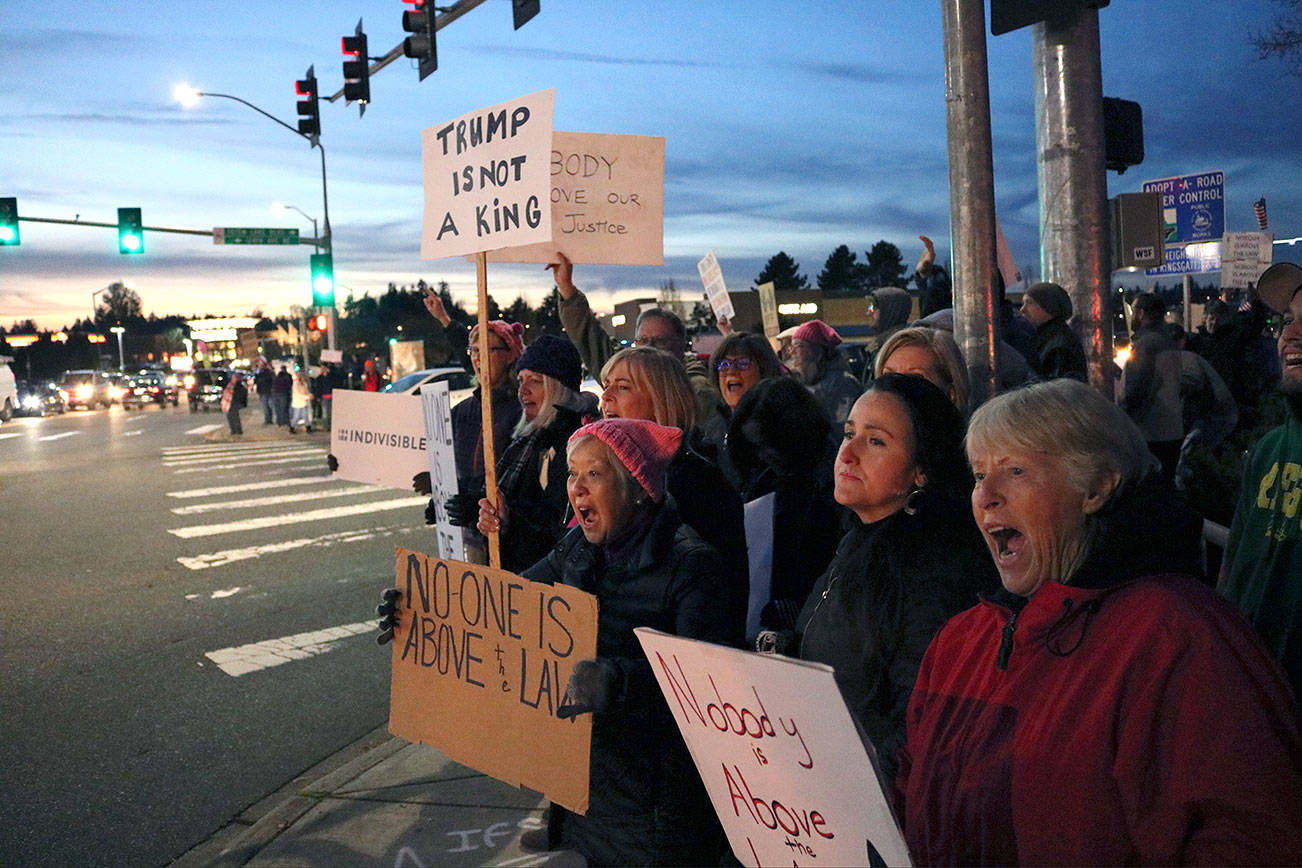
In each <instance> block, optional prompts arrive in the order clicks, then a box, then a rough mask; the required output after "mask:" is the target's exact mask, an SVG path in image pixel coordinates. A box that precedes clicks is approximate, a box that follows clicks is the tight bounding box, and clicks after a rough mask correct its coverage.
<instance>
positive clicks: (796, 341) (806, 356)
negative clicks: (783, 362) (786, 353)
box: [791, 287, 908, 437]
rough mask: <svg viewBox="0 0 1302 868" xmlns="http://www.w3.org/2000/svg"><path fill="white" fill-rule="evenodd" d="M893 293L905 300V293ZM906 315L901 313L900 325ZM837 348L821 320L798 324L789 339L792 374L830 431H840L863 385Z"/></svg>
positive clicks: (837, 338)
mask: <svg viewBox="0 0 1302 868" xmlns="http://www.w3.org/2000/svg"><path fill="white" fill-rule="evenodd" d="M892 288H894V287H892ZM895 291H896V292H897V293H899V294H900V295H902V296H904V298H905V299H907V298H908V293H906V292H905V291H904V290H902V289H895ZM907 316H908V314H907V312H904V313H903V316H902V317H901V319H900V322H904V319H905V318H907ZM840 345H841V336H840V335H839V334H837V333H836V329H834V328H832V327H831V326H830V325H828V324H827V323H825V322H823V321H822V320H821V319H811V320H809V321H807V322H804V323H801V324H800V327H799V328H797V329H796V331H795V334H794V335H792V337H791V372H792V374H793V375H794V376H795V377H796V379H797V380H799V381H800V382H801V383H803V384H804V385H805V387H806V388H808V389H809V390H810V391H811V392H813V393H814V396H815V397H816V398H818V400H819V402H820V403H821V404H822V405H823V410H824V411H825V412H826V413H827V421H828V422H829V423H831V426H832V430H833V431H840V430H841V426H842V425H844V424H845V420H846V417H848V416H849V415H850V408H851V407H852V406H854V402H855V399H857V398H858V397H859V395H860V394H861V393H862V392H863V386H862V385H860V383H859V381H858V380H856V379H855V378H854V375H853V374H851V373H850V364H849V362H848V361H847V360H846V358H845V353H843V352H842V351H841V350H840ZM836 436H838V437H839V435H836Z"/></svg>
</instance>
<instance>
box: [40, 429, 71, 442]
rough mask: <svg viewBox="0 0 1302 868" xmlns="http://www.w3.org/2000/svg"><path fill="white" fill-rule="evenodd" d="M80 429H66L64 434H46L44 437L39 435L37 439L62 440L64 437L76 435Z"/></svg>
mask: <svg viewBox="0 0 1302 868" xmlns="http://www.w3.org/2000/svg"><path fill="white" fill-rule="evenodd" d="M80 433H81V432H80V431H64V432H63V433H62V434H46V435H45V436H44V437H37V438H36V439H37V440H62V439H63V438H64V437H76V436H77V435H78V434H80Z"/></svg>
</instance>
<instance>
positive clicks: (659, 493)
mask: <svg viewBox="0 0 1302 868" xmlns="http://www.w3.org/2000/svg"><path fill="white" fill-rule="evenodd" d="M589 434H590V435H592V436H593V437H596V438H597V439H598V440H600V441H601V442H602V443H605V444H606V445H607V446H608V447H610V451H611V452H614V453H615V457H616V458H618V459H619V462H620V463H621V464H623V465H624V466H625V467H626V468H628V472H629V473H631V474H633V478H634V479H636V480H637V481H638V482H639V483H640V484H641V486H642V487H643V488H644V489H646V493H647V494H649V495H651V499H652V500H654V501H657V502H658V501H660V500H662V499H664V496H665V472H666V471H667V470H668V469H669V462H670V461H672V460H673V457H674V455H675V454H676V453H677V452H678V445H679V444H680V443H681V442H682V439H683V432H682V431H681V430H680V429H678V428H668V427H666V426H664V425H657V424H656V423H655V422H648V421H646V420H644V419H602V420H600V421H597V422H593V423H592V424H590V425H584V426H583V427H582V428H580V429H579V430H577V431H575V432H574V433H573V434H571V435H570V441H569V442H570V444H571V445H572V444H573V443H574V442H575V441H576V440H578V439H579V438H580V437H583V436H585V435H589Z"/></svg>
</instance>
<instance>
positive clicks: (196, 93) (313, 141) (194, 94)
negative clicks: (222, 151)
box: [172, 84, 335, 350]
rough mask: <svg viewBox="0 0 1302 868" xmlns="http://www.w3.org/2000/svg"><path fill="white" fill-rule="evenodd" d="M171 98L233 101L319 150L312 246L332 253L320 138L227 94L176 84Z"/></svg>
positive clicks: (186, 101)
mask: <svg viewBox="0 0 1302 868" xmlns="http://www.w3.org/2000/svg"><path fill="white" fill-rule="evenodd" d="M172 96H173V98H174V99H176V101H177V102H179V103H180V104H181V105H182V106H183V107H185V108H189V107H191V106H193V105H195V104H196V103H198V102H199V98H200V97H204V96H213V97H220V98H221V99H229V100H234V101H235V102H237V103H240V104H241V105H245V106H248V107H249V108H251V109H253V110H254V111H255V112H257V113H258V114H260V115H262V116H263V117H265V118H268V119H269V120H273V121H275V122H276V123H278V124H280V125H281V126H282V127H284V128H285V129H287V130H289V131H290V132H291V133H293V134H294V135H296V136H298V137H299V138H301V139H306V140H307V142H308V143H309V144H310V145H311V146H312V147H314V148H316V149H317V150H319V151H320V152H321V210H322V214H321V222H322V223H323V224H324V225H325V234H324V235H318V236H317V237H316V238H314V239H313V241H314V246H315V247H316V249H317V251H318V252H319V253H333V252H334V251H333V248H332V246H331V236H330V196H329V192H328V187H327V185H326V155H325V147H324V146H323V145H322V144H321V138H320V137H319V136H310V135H308V134H306V133H300V132H299V131H298V129H297V127H291V126H290V125H289V124H287V123H285V122H284V121H282V120H281V119H280V118H278V117H276V116H275V115H273V114H270V113H269V112H266V111H263V110H262V109H260V108H258V107H257V106H255V105H254V104H253V103H251V102H249V101H248V100H246V99H241V98H239V97H238V96H231V95H230V94H229V93H209V92H206V91H202V90H195V89H194V88H193V87H190V86H189V85H188V84H178V85H177V86H176V87H175V88H173V89H172ZM312 227H313V228H312V231H313V233H316V221H315V220H313V221H312ZM330 312H331V317H330V322H331V328H330V331H329V333H328V336H327V342H328V344H329V348H330V349H332V350H333V349H334V348H335V329H334V325H333V324H334V315H333V314H334V308H333V307H332V308H331V311H330Z"/></svg>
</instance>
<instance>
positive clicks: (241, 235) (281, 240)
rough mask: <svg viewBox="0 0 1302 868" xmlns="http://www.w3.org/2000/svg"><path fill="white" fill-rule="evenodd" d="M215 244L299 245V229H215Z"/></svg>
mask: <svg viewBox="0 0 1302 868" xmlns="http://www.w3.org/2000/svg"><path fill="white" fill-rule="evenodd" d="M212 243H213V244H298V243H299V240H298V230H297V229H248V228H240V227H234V226H227V227H221V226H218V227H215V228H214V229H213V231H212Z"/></svg>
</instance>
